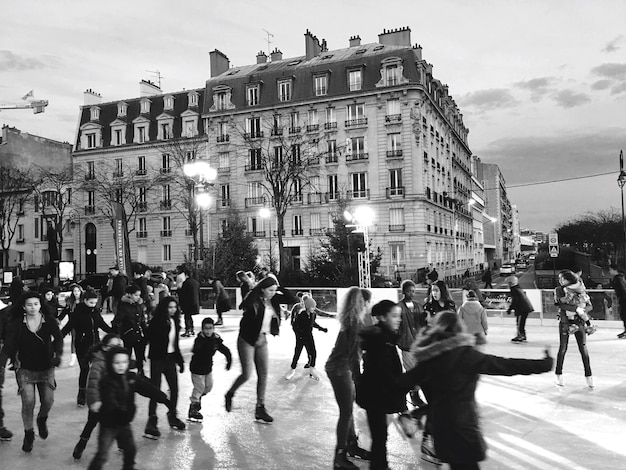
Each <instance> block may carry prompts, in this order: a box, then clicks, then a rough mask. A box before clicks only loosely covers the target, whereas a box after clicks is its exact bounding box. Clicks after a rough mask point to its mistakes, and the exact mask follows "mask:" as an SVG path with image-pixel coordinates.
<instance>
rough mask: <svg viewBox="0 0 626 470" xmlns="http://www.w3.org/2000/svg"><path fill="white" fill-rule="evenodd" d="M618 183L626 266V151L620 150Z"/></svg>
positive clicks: (625, 264) (625, 262)
mask: <svg viewBox="0 0 626 470" xmlns="http://www.w3.org/2000/svg"><path fill="white" fill-rule="evenodd" d="M617 184H618V185H619V189H620V191H621V193H622V244H623V247H624V260H623V262H624V266H625V267H626V219H625V218H624V185H625V184H626V172H625V171H624V151H623V150H620V151H619V176H618V177H617Z"/></svg>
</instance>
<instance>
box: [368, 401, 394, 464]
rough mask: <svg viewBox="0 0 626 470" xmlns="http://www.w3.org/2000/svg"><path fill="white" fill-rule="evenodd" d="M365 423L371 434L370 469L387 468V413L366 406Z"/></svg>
mask: <svg viewBox="0 0 626 470" xmlns="http://www.w3.org/2000/svg"><path fill="white" fill-rule="evenodd" d="M366 411H367V424H368V425H369V427H370V434H371V435H372V458H371V460H370V469H372V470H374V469H381V470H387V469H388V468H389V464H388V462H387V413H385V411H384V410H382V409H379V408H368V409H367V410H366Z"/></svg>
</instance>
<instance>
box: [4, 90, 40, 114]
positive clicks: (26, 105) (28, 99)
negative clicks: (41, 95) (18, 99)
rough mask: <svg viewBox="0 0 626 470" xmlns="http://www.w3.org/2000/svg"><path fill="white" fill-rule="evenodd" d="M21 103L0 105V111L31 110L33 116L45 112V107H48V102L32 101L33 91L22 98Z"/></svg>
mask: <svg viewBox="0 0 626 470" xmlns="http://www.w3.org/2000/svg"><path fill="white" fill-rule="evenodd" d="M22 101H23V103H13V104H8V103H0V111H2V110H3V109H32V110H33V114H39V113H43V112H45V111H46V106H48V100H36V99H34V93H33V90H30V91H29V92H28V93H26V94H25V95H24V96H22Z"/></svg>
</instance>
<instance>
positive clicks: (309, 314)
mask: <svg viewBox="0 0 626 470" xmlns="http://www.w3.org/2000/svg"><path fill="white" fill-rule="evenodd" d="M302 304H303V307H304V308H303V309H301V310H299V311H298V312H296V313H294V316H293V317H292V320H291V326H292V327H293V332H294V333H295V335H296V349H295V351H294V353H293V359H292V361H291V368H290V369H289V371H288V372H287V375H285V379H287V380H291V379H292V378H293V377H294V375H295V374H296V367H297V365H298V359H300V354H302V349H303V348H306V352H307V355H308V357H309V360H308V361H307V363H306V365H305V366H304V367H305V368H306V369H309V377H311V378H312V379H314V380H319V379H320V378H319V375H318V373H317V371H316V370H315V360H316V358H317V351H316V349H315V340H314V339H313V328H317V329H318V330H320V331H323V332H324V333H326V332H328V329H327V328H324V327H322V326H320V325H318V324H317V322H316V321H315V319H316V317H317V314H316V309H317V303H316V302H315V299H313V297H310V296H309V295H307V294H305V295H304V296H302Z"/></svg>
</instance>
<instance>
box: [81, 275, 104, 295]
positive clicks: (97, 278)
mask: <svg viewBox="0 0 626 470" xmlns="http://www.w3.org/2000/svg"><path fill="white" fill-rule="evenodd" d="M108 280H109V275H108V273H103V274H91V275H89V276H87V277H86V278H85V279H83V280H82V281H80V282H79V283H78V285H79V286H80V287H82V288H83V289H85V288H87V286H90V287H91V288H92V289H93V290H95V291H97V292H100V290H101V289H102V288H103V287H104V286H106V285H107V281H108Z"/></svg>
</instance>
